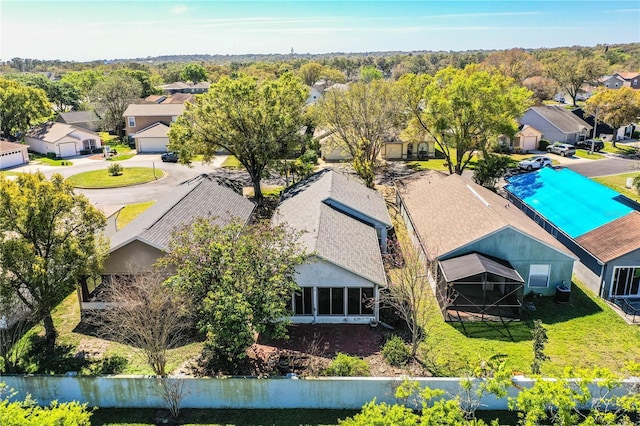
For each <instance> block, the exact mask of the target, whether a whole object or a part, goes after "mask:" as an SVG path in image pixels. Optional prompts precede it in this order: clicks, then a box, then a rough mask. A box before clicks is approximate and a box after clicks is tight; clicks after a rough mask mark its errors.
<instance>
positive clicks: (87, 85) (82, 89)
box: [60, 70, 106, 102]
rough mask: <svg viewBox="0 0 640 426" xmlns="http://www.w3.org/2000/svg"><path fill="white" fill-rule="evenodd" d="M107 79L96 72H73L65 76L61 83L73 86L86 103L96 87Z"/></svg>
mask: <svg viewBox="0 0 640 426" xmlns="http://www.w3.org/2000/svg"><path fill="white" fill-rule="evenodd" d="M105 79H106V76H105V75H104V74H103V73H101V72H99V71H96V70H82V71H71V72H68V73H66V74H64V75H63V76H62V77H61V78H60V81H61V82H63V83H67V84H70V85H72V86H73V87H74V88H75V89H76V90H77V91H78V92H79V93H80V99H81V100H82V102H86V101H87V99H88V98H89V94H90V93H91V91H92V90H93V88H94V86H95V85H96V84H98V83H99V82H101V81H103V80H105Z"/></svg>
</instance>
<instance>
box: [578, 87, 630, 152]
mask: <svg viewBox="0 0 640 426" xmlns="http://www.w3.org/2000/svg"><path fill="white" fill-rule="evenodd" d="M585 112H587V113H588V114H591V115H593V116H597V119H598V121H601V122H603V123H607V124H608V125H609V126H611V127H613V146H614V147H615V146H616V141H617V140H618V129H619V128H620V127H622V126H626V125H629V124H631V123H634V122H637V121H638V120H639V119H640V92H638V91H637V90H633V89H632V88H630V87H622V88H620V89H604V90H600V91H598V92H596V93H595V94H594V95H593V96H591V97H590V98H589V99H588V100H587V103H586V105H585Z"/></svg>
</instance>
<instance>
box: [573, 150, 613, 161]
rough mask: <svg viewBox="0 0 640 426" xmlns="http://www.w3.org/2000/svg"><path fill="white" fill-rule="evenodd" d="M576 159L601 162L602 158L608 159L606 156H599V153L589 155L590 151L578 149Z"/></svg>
mask: <svg viewBox="0 0 640 426" xmlns="http://www.w3.org/2000/svg"><path fill="white" fill-rule="evenodd" d="M576 157H580V158H586V159H589V160H600V159H602V158H606V157H605V156H604V155H602V154H598V153H597V152H594V153H592V154H589V151H588V150H586V149H576Z"/></svg>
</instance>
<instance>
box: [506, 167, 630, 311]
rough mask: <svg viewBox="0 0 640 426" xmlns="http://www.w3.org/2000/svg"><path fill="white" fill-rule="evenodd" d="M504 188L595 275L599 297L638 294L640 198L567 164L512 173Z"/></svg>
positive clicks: (623, 300) (623, 299)
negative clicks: (604, 184)
mask: <svg viewBox="0 0 640 426" xmlns="http://www.w3.org/2000/svg"><path fill="white" fill-rule="evenodd" d="M505 189H506V191H507V193H508V199H509V201H511V202H512V203H514V204H515V205H516V206H517V207H518V208H520V209H521V210H522V211H524V212H525V213H526V214H527V215H528V216H529V217H531V218H532V219H533V220H534V221H535V222H536V223H538V225H540V226H541V227H543V228H544V229H545V230H546V231H547V232H549V233H550V234H551V235H553V236H554V237H555V238H556V239H557V240H558V241H560V242H561V243H563V244H564V245H565V246H567V247H568V248H569V249H571V251H572V252H573V253H575V254H576V255H577V256H578V257H579V258H580V260H581V262H582V263H583V264H584V265H585V266H586V267H587V268H588V269H589V270H590V271H591V272H592V273H593V274H594V276H595V277H597V278H596V280H597V283H596V285H595V286H594V287H595V288H596V289H597V290H598V293H599V295H600V296H601V297H603V298H605V299H607V300H611V301H613V302H615V303H617V304H620V305H625V306H626V304H627V303H634V299H638V300H640V204H638V203H636V202H635V201H633V200H631V199H629V198H627V197H625V196H624V195H622V194H620V193H618V192H616V191H613V190H611V189H609V188H607V187H605V186H603V185H601V184H599V183H597V182H595V181H592V180H590V179H588V178H586V177H584V176H582V175H579V174H578V173H575V172H573V171H571V170H569V169H559V170H555V169H552V168H548V167H547V168H544V169H541V170H539V171H536V172H533V173H527V174H522V175H518V176H513V177H511V178H509V182H508V185H507V186H506V187H505Z"/></svg>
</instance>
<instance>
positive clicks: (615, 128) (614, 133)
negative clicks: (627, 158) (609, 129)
mask: <svg viewBox="0 0 640 426" xmlns="http://www.w3.org/2000/svg"><path fill="white" fill-rule="evenodd" d="M618 130H619V128H618V127H614V128H613V137H612V138H611V145H612V146H613V147H614V148H617V147H616V142H617V141H618Z"/></svg>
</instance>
